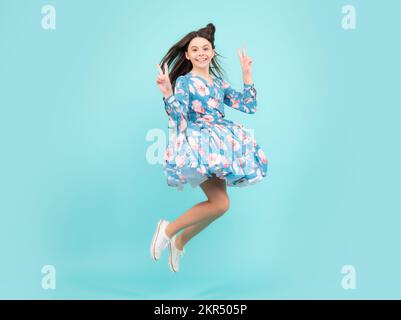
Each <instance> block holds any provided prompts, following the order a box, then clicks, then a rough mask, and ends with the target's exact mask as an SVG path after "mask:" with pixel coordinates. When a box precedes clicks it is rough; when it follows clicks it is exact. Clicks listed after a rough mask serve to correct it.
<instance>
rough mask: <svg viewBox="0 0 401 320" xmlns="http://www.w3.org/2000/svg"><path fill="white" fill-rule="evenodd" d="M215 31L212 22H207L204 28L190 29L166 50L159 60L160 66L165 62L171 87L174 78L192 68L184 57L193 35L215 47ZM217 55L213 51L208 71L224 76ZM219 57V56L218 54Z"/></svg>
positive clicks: (173, 84)
mask: <svg viewBox="0 0 401 320" xmlns="http://www.w3.org/2000/svg"><path fill="white" fill-rule="evenodd" d="M215 32H216V28H215V26H214V25H213V24H212V23H208V24H207V26H206V27H205V28H201V29H199V30H197V31H192V32H190V33H188V34H187V35H186V36H185V37H183V38H182V39H181V40H180V41H178V42H177V43H176V44H174V45H173V46H172V47H171V48H170V49H169V50H168V52H167V54H166V55H165V56H164V57H163V59H162V61H161V62H160V66H162V68H164V67H163V66H164V63H167V65H168V68H169V70H170V71H169V77H170V82H171V85H172V87H173V88H174V87H175V81H176V79H177V78H178V77H179V76H181V75H184V74H187V73H188V72H189V71H191V70H192V62H191V61H190V60H188V59H186V57H185V52H186V51H187V50H188V45H189V43H190V42H191V40H192V39H193V38H195V37H202V38H205V39H206V40H208V41H209V42H210V43H211V44H212V48H213V49H214V48H215V45H214V33H215ZM217 56H220V55H219V54H218V53H217V52H216V51H215V56H214V57H213V58H212V60H211V67H210V72H211V74H213V75H214V76H216V77H218V76H221V77H223V76H224V70H223V68H222V67H221V65H220V63H219V61H218V58H217ZM220 57H221V56H220Z"/></svg>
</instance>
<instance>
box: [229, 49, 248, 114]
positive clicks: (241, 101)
mask: <svg viewBox="0 0 401 320" xmlns="http://www.w3.org/2000/svg"><path fill="white" fill-rule="evenodd" d="M237 52H238V56H239V59H240V63H241V69H242V79H243V81H244V90H243V91H242V93H241V92H238V91H236V90H234V89H233V88H232V87H231V86H230V85H229V84H228V83H227V82H223V88H224V103H225V104H226V105H228V106H229V107H231V108H234V109H238V110H240V111H242V112H245V113H255V112H256V89H255V86H254V84H253V81H252V58H251V57H249V56H247V55H246V52H245V48H243V49H242V52H241V51H240V50H239V49H237Z"/></svg>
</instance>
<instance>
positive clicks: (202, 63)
mask: <svg viewBox="0 0 401 320" xmlns="http://www.w3.org/2000/svg"><path fill="white" fill-rule="evenodd" d="M214 54H215V53H214V50H213V49H212V44H211V43H210V42H209V40H207V39H205V38H201V37H196V38H193V39H192V40H191V42H190V43H189V45H188V51H186V52H185V56H186V58H187V59H188V60H190V61H191V62H192V66H193V67H194V68H196V69H207V70H208V71H209V64H210V63H211V61H212V58H213V57H214Z"/></svg>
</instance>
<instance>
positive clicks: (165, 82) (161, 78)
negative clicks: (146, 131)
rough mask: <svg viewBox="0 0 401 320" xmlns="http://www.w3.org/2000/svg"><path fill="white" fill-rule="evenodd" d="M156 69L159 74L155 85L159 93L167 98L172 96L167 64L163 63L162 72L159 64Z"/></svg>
mask: <svg viewBox="0 0 401 320" xmlns="http://www.w3.org/2000/svg"><path fill="white" fill-rule="evenodd" d="M157 68H158V70H159V74H158V75H157V80H156V84H157V86H158V87H159V89H160V91H161V92H162V93H163V96H164V97H165V98H167V97H169V96H171V95H172V94H173V88H172V86H171V82H170V78H169V76H168V66H167V63H164V72H163V70H162V68H161V67H160V65H159V64H157Z"/></svg>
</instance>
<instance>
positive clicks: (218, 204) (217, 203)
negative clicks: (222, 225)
mask: <svg viewBox="0 0 401 320" xmlns="http://www.w3.org/2000/svg"><path fill="white" fill-rule="evenodd" d="M212 203H213V205H214V209H215V210H214V211H215V214H216V216H218V217H219V216H222V215H223V214H224V213H226V212H227V211H228V209H229V208H230V200H229V199H228V197H220V198H219V199H216V200H214V201H213V202H212Z"/></svg>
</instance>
